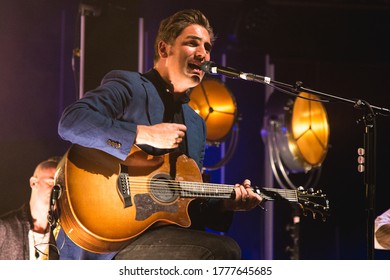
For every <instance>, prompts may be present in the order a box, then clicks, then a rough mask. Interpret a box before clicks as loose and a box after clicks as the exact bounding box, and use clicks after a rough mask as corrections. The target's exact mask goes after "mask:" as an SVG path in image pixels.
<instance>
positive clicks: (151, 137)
mask: <svg viewBox="0 0 390 280" xmlns="http://www.w3.org/2000/svg"><path fill="white" fill-rule="evenodd" d="M186 131H187V127H186V126H185V125H183V124H178V123H159V124H155V125H151V126H147V125H138V126H137V137H136V139H135V144H147V145H150V146H153V147H155V148H158V149H173V148H177V147H178V146H179V143H181V142H182V141H183V138H184V136H185V132H186Z"/></svg>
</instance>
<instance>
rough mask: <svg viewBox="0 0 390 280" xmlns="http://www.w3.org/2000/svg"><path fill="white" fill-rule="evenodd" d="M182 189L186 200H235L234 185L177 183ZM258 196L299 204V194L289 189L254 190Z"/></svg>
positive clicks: (181, 194)
mask: <svg viewBox="0 0 390 280" xmlns="http://www.w3.org/2000/svg"><path fill="white" fill-rule="evenodd" d="M177 184H178V186H179V188H180V196H181V197H186V198H225V199H227V198H233V197H234V185H225V184H211V183H199V182H185V181H180V182H177ZM252 190H253V191H255V192H256V193H257V194H259V195H260V196H261V197H263V198H264V199H266V200H275V199H277V198H280V197H281V198H283V199H286V200H288V201H290V202H298V196H297V192H296V191H295V190H288V189H275V188H258V187H254V188H252Z"/></svg>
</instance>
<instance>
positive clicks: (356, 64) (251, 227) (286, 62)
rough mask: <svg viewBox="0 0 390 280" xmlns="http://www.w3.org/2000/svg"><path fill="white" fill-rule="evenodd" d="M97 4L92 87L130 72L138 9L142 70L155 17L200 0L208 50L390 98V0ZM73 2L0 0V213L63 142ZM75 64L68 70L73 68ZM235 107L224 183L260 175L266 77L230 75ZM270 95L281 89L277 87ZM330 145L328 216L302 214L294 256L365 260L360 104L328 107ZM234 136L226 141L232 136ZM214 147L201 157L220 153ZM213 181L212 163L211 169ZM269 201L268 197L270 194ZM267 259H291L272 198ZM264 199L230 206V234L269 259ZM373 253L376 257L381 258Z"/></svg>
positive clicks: (91, 24)
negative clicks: (208, 26)
mask: <svg viewBox="0 0 390 280" xmlns="http://www.w3.org/2000/svg"><path fill="white" fill-rule="evenodd" d="M82 3H83V4H91V5H92V6H94V7H99V8H100V13H98V15H95V16H94V15H87V16H86V21H87V22H86V44H87V46H86V49H85V51H86V76H85V89H86V90H88V89H91V88H94V87H95V86H96V85H98V83H99V81H100V79H101V78H102V75H104V73H106V72H107V71H109V70H111V69H128V70H133V71H137V59H138V58H137V51H138V48H137V46H138V42H137V38H138V27H137V24H138V17H142V18H144V24H145V44H146V46H145V65H144V67H145V69H148V68H150V67H151V66H152V55H153V41H154V36H155V32H156V29H157V28H158V23H159V22H160V20H161V19H163V18H165V17H166V16H169V15H170V14H172V13H173V12H175V11H177V10H180V9H182V8H199V9H201V10H202V11H203V12H204V13H205V14H206V16H207V17H208V18H209V19H210V21H211V23H212V25H213V27H214V30H215V33H216V34H217V36H218V40H217V42H216V44H215V46H214V49H213V53H212V60H214V61H216V62H218V63H220V62H221V56H222V54H224V55H226V58H227V65H229V66H231V67H234V68H237V69H240V70H242V71H245V72H252V73H256V74H260V75H264V73H265V72H264V71H265V56H266V55H268V56H269V57H270V60H271V63H272V64H273V65H274V66H275V75H274V77H272V78H273V79H274V80H277V81H281V82H284V83H288V84H294V83H295V82H296V81H303V82H304V85H305V86H306V87H309V88H312V89H315V90H319V91H321V92H325V93H329V94H332V95H336V96H341V97H343V98H347V99H363V100H366V101H368V102H369V103H370V104H372V105H377V106H382V107H386V108H389V107H390V97H389V96H390V92H389V86H390V85H389V84H390V79H389V74H390V57H389V49H390V43H389V40H388V36H389V35H388V34H390V4H389V3H388V1H368V0H367V1H358V0H354V1H352V0H351V1H346V0H344V1H341V0H326V1H325V0H323V1H321V0H316V1H314V0H313V1H304V0H294V1H271V0H270V1H238V0H230V1H228V0H224V1H222V0H220V1H210V0H209V1H197V2H196V3H194V2H193V3H190V4H187V2H186V1H168V0H165V1H151V0H149V1H83V2H82ZM79 4H80V1H76V0H72V1H65V0H62V1H60V0H59V1H50V0H37V1H21V0H2V1H1V8H0V61H1V64H0V85H1V92H0V101H1V105H2V107H1V110H0V119H1V121H0V153H1V155H2V156H1V167H0V190H1V191H0V213H4V212H7V211H9V210H11V209H14V208H16V207H19V206H20V205H21V204H22V203H23V202H25V201H27V200H28V198H29V194H30V190H29V185H28V179H29V177H30V176H31V175H32V172H33V169H34V167H35V166H36V164H37V163H38V162H39V161H42V160H44V159H46V158H48V157H50V156H53V155H63V154H64V153H65V151H66V149H67V148H68V147H69V143H67V142H65V141H63V140H61V139H60V138H59V136H58V134H57V123H58V120H59V117H60V115H61V113H62V111H63V109H64V107H65V106H66V105H68V104H70V103H72V102H73V101H75V100H76V99H77V98H78V70H77V63H78V59H77V57H74V56H73V53H74V50H75V49H77V48H78V47H79V44H80V40H79V36H80V14H79ZM72 58H73V64H74V65H75V67H74V70H73V67H72ZM226 86H227V87H228V88H229V89H230V91H231V92H232V94H233V95H234V98H235V100H236V104H237V111H238V115H239V122H238V126H239V138H238V145H237V148H236V150H235V151H234V155H233V157H232V159H231V160H230V161H229V162H228V163H227V164H226V165H225V166H224V167H225V181H226V183H235V182H240V181H242V180H243V178H250V179H251V180H252V182H254V183H256V184H258V185H262V184H263V182H264V179H265V178H264V161H265V160H264V152H265V147H264V143H263V141H262V138H261V135H260V131H261V129H262V123H263V117H264V112H265V110H266V104H265V98H264V93H265V86H264V85H262V84H258V83H251V82H245V81H242V80H227V81H226ZM274 94H283V93H280V92H274ZM326 110H327V114H328V119H329V125H330V140H329V150H328V153H327V156H326V159H325V161H324V163H323V167H322V174H321V177H320V180H319V182H318V188H320V189H322V190H323V191H324V193H326V194H327V196H328V199H329V201H330V206H331V215H330V217H329V218H328V220H327V221H326V222H322V221H320V220H314V219H312V218H311V217H302V219H301V224H300V234H299V242H300V247H299V258H301V259H336V260H337V259H366V258H367V250H366V227H365V226H366V212H365V209H366V199H365V198H366V197H365V186H364V180H363V176H362V175H361V174H359V173H358V172H357V161H356V159H357V153H356V151H357V149H358V147H362V146H363V136H364V126H363V125H362V124H357V120H358V119H359V118H361V116H362V111H360V110H357V109H355V108H353V106H352V105H351V104H346V103H330V104H327V105H326ZM389 125H390V119H389V118H388V117H378V118H377V124H376V129H377V137H376V139H377V161H376V167H377V168H376V175H377V176H376V184H375V185H376V195H375V203H376V204H375V214H380V213H382V212H383V211H385V210H386V209H387V208H389V206H390V203H389V199H388V194H389V190H388V188H389V183H388V180H387V172H389V170H390V168H389V167H390V164H389V161H388V159H389V158H390V149H389V147H388V143H389V142H390V135H389V133H388V127H389ZM228 141H229V140H227V142H228ZM215 149H218V148H215V147H209V148H208V149H207V150H206V163H212V162H215V161H218V156H217V155H216V153H215V151H214V150H215ZM208 175H210V180H211V181H213V182H217V183H218V181H219V180H220V179H219V173H218V171H216V172H209V173H208ZM266 206H267V204H266ZM274 209H275V210H274V212H275V216H274V238H273V239H274V244H273V248H274V253H273V255H274V258H275V259H289V258H290V257H291V255H290V254H289V253H288V252H286V247H287V246H291V244H292V240H291V238H290V237H289V234H288V232H287V230H286V225H287V224H289V223H290V222H291V212H292V211H291V208H290V207H289V206H286V205H284V204H282V203H275V205H274ZM265 215H268V213H267V212H264V211H263V210H261V209H260V208H258V209H255V210H253V211H251V212H246V213H241V212H240V213H237V214H236V216H235V219H234V223H233V226H232V228H231V230H230V231H229V233H228V234H229V235H231V236H233V237H234V238H235V239H236V240H237V241H238V242H239V243H240V245H241V247H242V249H243V257H244V258H245V259H262V258H264V252H263V250H264V247H265V245H266V242H267V240H264V230H263V229H264V227H266V226H267V224H265V222H264V216H265ZM389 256H390V255H389V253H388V252H387V251H378V250H376V251H375V258H376V259H388V258H389Z"/></svg>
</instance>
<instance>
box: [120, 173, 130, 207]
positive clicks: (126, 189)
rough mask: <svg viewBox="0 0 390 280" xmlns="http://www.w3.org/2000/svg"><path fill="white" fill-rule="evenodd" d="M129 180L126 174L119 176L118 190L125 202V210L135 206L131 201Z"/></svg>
mask: <svg viewBox="0 0 390 280" xmlns="http://www.w3.org/2000/svg"><path fill="white" fill-rule="evenodd" d="M127 178H128V177H127V174H126V173H121V174H119V177H118V184H117V190H118V193H119V195H120V198H121V200H122V202H123V207H124V208H127V207H130V206H132V205H133V202H132V201H131V195H130V184H129V180H128V179H127Z"/></svg>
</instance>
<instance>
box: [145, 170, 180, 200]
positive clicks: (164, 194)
mask: <svg viewBox="0 0 390 280" xmlns="http://www.w3.org/2000/svg"><path fill="white" fill-rule="evenodd" d="M150 193H151V195H152V196H153V197H154V198H155V199H156V200H158V201H160V202H163V203H170V202H173V201H175V200H176V199H177V198H178V197H179V190H178V184H177V182H175V181H173V180H172V179H171V178H170V176H169V175H167V174H159V175H156V176H154V177H153V178H152V180H151V182H150Z"/></svg>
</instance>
